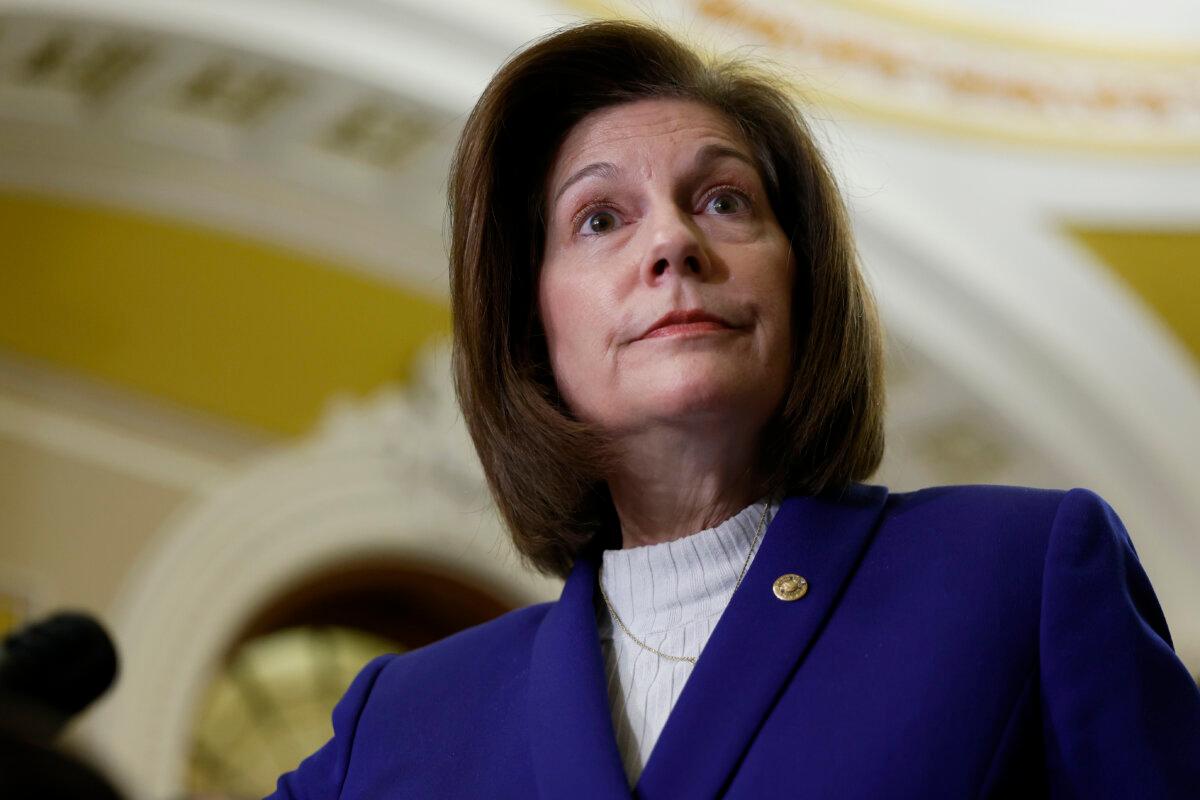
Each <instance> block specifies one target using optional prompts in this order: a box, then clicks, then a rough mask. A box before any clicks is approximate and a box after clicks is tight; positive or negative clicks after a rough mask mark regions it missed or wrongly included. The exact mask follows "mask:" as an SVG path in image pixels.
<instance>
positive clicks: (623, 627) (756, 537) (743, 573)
mask: <svg viewBox="0 0 1200 800" xmlns="http://www.w3.org/2000/svg"><path fill="white" fill-rule="evenodd" d="M770 508H771V501H770V500H769V499H768V500H767V501H766V502H765V503H763V512H762V516H761V517H759V518H758V529H757V530H756V531H754V539H753V540H751V542H750V549H749V550H748V551H747V552H746V560H745V562H744V563H743V564H742V571H741V572H740V573H738V577H737V583H735V584H733V591H734V593H737V590H738V587H739V586H741V585H742V578H744V577H746V570H747V569H749V568H750V557H751V556H752V555H754V547H755V545H757V544H758V540H759V537H761V536H762V532H763V523H764V522H766V521H767V511H768V510H769V509H770ZM596 580H597V582H598V583H599V584H600V596H601V597H603V598H604V605H606V606H608V613H610V614H612V618H613V620H614V621H616V623H617V625H618V626H619V627H620V628H621V630H622V631H624V633H625V635H626V636H628V637H629V638H630V639H632V640H633V643H634V644H636V645H637V646H638V647H640V648H642V649H643V650H649V651H650V652H651V653H654V655H656V656H658V657H659V658H665V659H667V660H668V661H684V662H687V663H688V664H695V663H696V659H697V658H699V656H673V655H671V654H669V653H664V652H663V651H661V650H658V649H655V648H653V647H651V646H650V645H648V644H646V643H645V642H643V641H642V640H641V639H639V638H638V637H636V636H634V635H633V631H631V630H629V628H628V627H626V625H625V623H624V622H623V621H622V620H621V615H620V614H618V613H617V610H616V609H615V608H613V604H612V602H611V601H610V600H609V599H608V593H607V592H605V591H604V561H603V560H601V562H600V569H599V570H598V571H597V574H596ZM731 599H732V598H731Z"/></svg>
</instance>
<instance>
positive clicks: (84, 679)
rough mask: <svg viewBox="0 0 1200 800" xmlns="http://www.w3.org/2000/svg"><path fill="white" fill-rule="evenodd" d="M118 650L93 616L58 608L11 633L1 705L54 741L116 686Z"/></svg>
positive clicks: (0, 668) (0, 653)
mask: <svg viewBox="0 0 1200 800" xmlns="http://www.w3.org/2000/svg"><path fill="white" fill-rule="evenodd" d="M116 676H117V650H116V648H115V647H114V646H113V642H112V639H111V638H109V635H108V633H107V632H106V631H105V630H104V627H103V626H102V625H101V624H100V623H99V622H98V621H97V620H96V619H95V618H94V617H92V616H90V615H88V614H84V613H80V612H60V613H57V614H54V615H53V616H51V617H49V618H47V619H45V620H43V621H41V622H35V623H32V624H30V625H26V626H25V627H23V628H19V629H17V630H16V631H13V632H12V633H10V634H9V635H8V636H6V637H5V638H4V643H3V645H0V709H4V711H5V714H4V716H6V717H10V718H12V717H20V718H22V721H21V724H23V725H24V726H26V730H27V733H29V734H36V736H37V738H41V739H47V740H48V739H50V738H52V737H53V736H55V735H57V733H58V732H59V731H60V730H61V729H62V727H63V726H64V725H66V723H67V722H68V721H69V720H70V719H71V717H73V716H75V715H76V714H78V713H79V712H80V711H82V710H83V709H84V708H86V707H87V706H88V705H90V704H91V703H92V701H94V700H95V699H96V698H98V697H99V696H100V695H102V694H104V692H105V691H106V690H107V689H108V687H109V686H111V685H112V683H113V681H114V680H115V678H116Z"/></svg>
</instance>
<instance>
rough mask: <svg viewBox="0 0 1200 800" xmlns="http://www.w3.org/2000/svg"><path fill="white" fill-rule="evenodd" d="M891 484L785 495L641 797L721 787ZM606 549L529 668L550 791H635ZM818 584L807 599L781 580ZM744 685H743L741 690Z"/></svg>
mask: <svg viewBox="0 0 1200 800" xmlns="http://www.w3.org/2000/svg"><path fill="white" fill-rule="evenodd" d="M886 499H887V489H885V488H884V487H881V486H862V485H853V486H851V487H850V488H849V489H847V490H846V491H845V492H843V493H842V494H840V495H838V496H837V497H826V496H820V497H792V498H788V499H787V500H785V501H784V502H783V504H782V506H781V507H780V509H779V512H778V513H777V514H776V515H775V518H774V519H773V520H772V522H771V524H770V526H769V527H768V528H767V532H766V533H765V534H764V535H763V538H762V543H761V544H760V546H759V551H758V554H757V555H756V556H755V557H754V560H753V562H751V565H750V570H749V572H747V573H746V577H745V579H744V580H743V581H742V585H741V586H740V587H739V588H738V590H737V592H736V593H735V594H734V596H733V599H732V600H731V601H730V603H729V606H728V607H727V608H726V609H725V612H724V613H723V614H722V615H721V619H720V621H719V622H718V623H717V626H716V628H715V629H714V630H713V633H712V636H711V637H710V638H709V641H708V643H707V644H706V645H705V647H704V651H703V652H702V653H701V655H700V659H699V660H698V661H697V662H696V666H695V668H694V669H693V670H692V675H691V677H690V678H688V681H687V684H685V685H684V688H683V692H682V693H681V694H680V697H679V700H678V702H676V704H675V707H674V709H672V711H671V714H670V716H669V717H668V718H667V723H666V726H665V727H664V728H663V731H662V734H661V735H660V736H659V739H658V742H657V743H656V744H655V746H654V750H653V751H652V753H651V755H650V760H649V761H648V762H647V763H646V766H645V769H644V770H643V772H642V775H641V778H640V780H639V781H638V783H637V786H636V787H634V794H635V795H636V796H637V797H641V798H673V797H694V798H701V797H716V796H718V795H720V794H721V793H722V792H723V791H724V789H725V787H726V785H727V784H728V782H729V780H730V779H731V778H732V776H733V774H734V772H735V771H736V769H737V765H738V763H739V762H740V761H741V759H742V756H743V755H744V754H745V751H746V748H747V747H748V746H749V745H750V742H751V741H752V740H753V738H754V735H755V732H756V731H757V730H758V729H759V727H760V726H761V724H762V722H763V720H764V719H765V718H766V716H767V715H768V714H769V713H770V711H771V708H772V706H773V705H774V703H775V700H776V698H777V697H778V696H779V693H780V691H781V690H782V688H783V686H784V685H785V684H786V682H787V680H788V679H789V678H790V676H791V675H792V674H793V673H794V672H795V670H796V669H797V667H798V665H799V664H800V662H801V661H802V660H803V658H804V656H805V654H806V653H807V652H808V649H809V647H810V646H811V645H812V643H813V641H814V640H815V638H816V636H817V634H818V633H819V631H820V629H821V627H822V624H823V623H824V621H825V619H826V618H827V617H828V616H829V614H830V613H831V612H832V610H833V608H834V607H835V605H836V603H837V599H838V597H839V596H840V594H841V589H842V587H843V585H844V584H845V583H846V581H847V579H848V578H849V576H850V575H851V574H852V573H853V571H854V569H855V567H856V566H857V564H858V562H859V559H860V558H861V556H862V554H863V552H864V551H865V549H866V547H867V545H868V544H869V542H870V540H871V537H872V535H873V534H874V531H875V528H876V524H877V520H878V518H879V515H880V513H881V512H882V510H883V505H884V502H885V500H886ZM598 558H599V555H598V553H590V554H586V555H581V556H580V558H579V559H578V560H577V561H576V563H575V567H574V569H573V570H572V572H571V575H570V576H569V577H568V579H567V582H566V585H565V586H564V587H563V593H562V596H561V597H560V599H559V601H558V602H557V603H555V604H554V606H553V607H552V608H551V609H550V611H549V612H547V614H546V617H545V618H544V619H543V621H542V623H541V626H540V628H539V630H538V633H537V636H536V638H535V640H534V644H533V653H532V663H531V666H530V680H531V683H530V703H531V708H530V719H531V723H532V725H531V744H532V746H533V760H534V769H535V772H536V774H537V779H538V789H539V792H540V794H541V795H542V796H543V797H568V796H572V797H581V798H591V797H595V798H615V797H629V789H628V784H627V783H626V780H625V773H624V770H623V768H622V766H621V758H620V754H619V753H618V752H617V746H616V737H615V735H614V733H613V727H612V717H611V712H610V711H609V705H608V689H607V685H606V681H605V678H604V664H603V658H602V655H601V652H600V637H599V632H598V631H597V628H596V616H595V606H594V602H595V601H594V596H593V593H594V590H595V585H596V565H597V563H598ZM787 573H796V574H799V575H802V576H804V577H805V578H806V579H807V580H808V582H809V589H808V594H807V595H805V596H804V597H803V598H801V599H799V600H796V601H793V602H784V601H781V600H779V599H777V598H776V597H775V595H774V592H773V590H772V585H773V583H774V582H775V579H776V578H778V577H779V576H780V575H783V574H787ZM731 687H736V692H734V691H732V690H731Z"/></svg>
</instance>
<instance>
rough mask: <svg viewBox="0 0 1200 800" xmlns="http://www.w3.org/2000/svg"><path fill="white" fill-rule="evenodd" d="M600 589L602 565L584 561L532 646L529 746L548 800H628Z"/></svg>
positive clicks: (540, 627) (578, 561)
mask: <svg viewBox="0 0 1200 800" xmlns="http://www.w3.org/2000/svg"><path fill="white" fill-rule="evenodd" d="M595 584H596V565H595V563H594V562H593V561H592V560H591V559H590V558H588V557H586V556H581V557H580V558H579V559H578V560H577V561H576V563H575V567H574V569H573V570H572V571H571V574H570V576H569V577H568V578H567V582H566V584H565V585H564V586H563V592H562V596H561V597H560V598H559V600H558V602H557V603H555V604H554V605H553V606H551V607H550V610H549V611H548V612H546V616H545V618H544V619H543V620H542V623H541V625H540V626H539V628H538V632H537V634H536V636H535V638H534V642H533V653H532V661H531V663H530V669H529V703H530V708H529V719H530V744H531V746H532V748H533V753H532V756H533V767H534V773H535V775H536V776H537V786H538V793H539V794H540V795H541V796H542V797H545V798H561V797H571V798H626V799H627V798H629V796H630V794H629V784H628V782H627V781H626V778H625V771H624V768H623V767H622V766H621V756H620V754H619V753H618V752H617V741H616V736H615V734H614V733H613V726H612V715H611V712H610V711H609V707H608V688H607V685H606V683H605V680H604V661H603V657H602V655H601V653H600V634H599V632H598V630H597V628H596V615H595V607H594V605H593V600H592V592H593V587H594V586H595Z"/></svg>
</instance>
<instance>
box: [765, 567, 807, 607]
mask: <svg viewBox="0 0 1200 800" xmlns="http://www.w3.org/2000/svg"><path fill="white" fill-rule="evenodd" d="M771 591H773V592H775V596H776V597H778V598H779V599H780V600H785V601H787V602H789V603H790V602H791V601H793V600H799V599H800V598H801V597H804V595H806V594H808V581H807V580H806V579H805V578H804V576H802V575H793V574H792V573H790V572H789V573H788V574H787V575H780V576H779V577H778V578H776V579H775V583H774V584H772V585H771Z"/></svg>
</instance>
